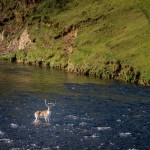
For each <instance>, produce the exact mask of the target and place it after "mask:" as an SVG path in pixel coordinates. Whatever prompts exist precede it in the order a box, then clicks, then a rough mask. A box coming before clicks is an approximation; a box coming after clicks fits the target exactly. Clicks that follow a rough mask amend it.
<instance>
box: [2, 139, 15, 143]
mask: <svg viewBox="0 0 150 150" xmlns="http://www.w3.org/2000/svg"><path fill="white" fill-rule="evenodd" d="M0 142H2V143H6V144H12V143H13V140H10V139H6V138H5V139H0Z"/></svg>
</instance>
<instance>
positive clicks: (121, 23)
mask: <svg viewBox="0 0 150 150" xmlns="http://www.w3.org/2000/svg"><path fill="white" fill-rule="evenodd" d="M35 8H36V9H34V11H31V10H30V11H31V12H30V11H29V12H30V15H29V16H28V18H27V20H28V25H29V33H30V36H31V38H32V39H35V41H36V43H35V44H34V46H32V47H31V48H30V49H27V55H26V56H24V55H22V57H25V59H26V60H30V61H31V60H33V61H35V60H44V61H47V62H50V63H51V64H55V63H56V64H66V63H67V61H69V62H71V63H73V64H74V65H75V66H76V65H82V66H85V67H86V66H89V67H91V66H92V67H93V68H97V70H101V68H104V66H105V65H104V64H105V63H106V62H108V61H113V62H117V61H119V62H121V64H122V65H123V66H129V67H130V66H131V67H133V68H134V70H135V71H138V70H139V71H140V72H141V75H142V78H144V79H146V80H150V69H149V66H150V1H149V0H86V1H84V0H72V1H71V0H64V1H63V2H62V3H56V1H55V0H51V1H48V0H45V1H43V2H41V3H39V4H37V6H36V7H35ZM71 25H76V26H77V27H78V35H77V37H76V38H75V39H73V40H72V41H71V44H72V45H73V47H74V48H73V53H71V54H70V55H65V46H66V43H65V41H64V40H63V38H59V39H55V38H54V37H56V36H58V35H59V34H60V33H62V32H63V31H64V29H65V28H66V29H67V28H69V27H70V26H71ZM69 44H70V43H69ZM19 57H20V56H19Z"/></svg>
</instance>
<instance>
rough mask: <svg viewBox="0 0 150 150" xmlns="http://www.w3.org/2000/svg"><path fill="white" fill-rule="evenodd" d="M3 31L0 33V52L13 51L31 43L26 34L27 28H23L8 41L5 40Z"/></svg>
mask: <svg viewBox="0 0 150 150" xmlns="http://www.w3.org/2000/svg"><path fill="white" fill-rule="evenodd" d="M4 33H5V32H4V31H3V32H2V33H1V34H0V54H8V53H13V52H16V51H18V50H21V49H25V48H27V47H29V46H31V45H32V41H31V39H30V37H29V34H28V29H27V28H25V29H24V30H23V31H22V33H21V35H20V36H19V37H18V36H15V38H14V39H12V40H11V41H10V42H6V41H5V37H4Z"/></svg>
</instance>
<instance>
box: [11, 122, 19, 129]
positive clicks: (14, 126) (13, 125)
mask: <svg viewBox="0 0 150 150" xmlns="http://www.w3.org/2000/svg"><path fill="white" fill-rule="evenodd" d="M10 127H11V128H12V129H17V128H18V127H19V126H18V125H17V124H15V123H11V124H10Z"/></svg>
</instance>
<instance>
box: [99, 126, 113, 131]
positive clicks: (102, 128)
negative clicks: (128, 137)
mask: <svg viewBox="0 0 150 150" xmlns="http://www.w3.org/2000/svg"><path fill="white" fill-rule="evenodd" d="M110 129H111V127H97V130H98V131H104V130H110Z"/></svg>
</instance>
